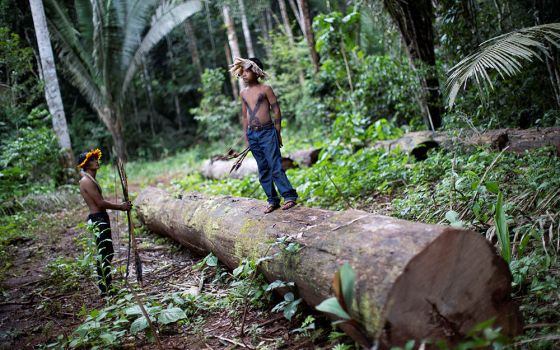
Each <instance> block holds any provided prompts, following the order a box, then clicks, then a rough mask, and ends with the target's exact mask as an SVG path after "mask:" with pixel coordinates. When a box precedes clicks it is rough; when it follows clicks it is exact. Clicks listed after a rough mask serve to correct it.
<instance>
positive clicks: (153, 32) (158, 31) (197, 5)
mask: <svg viewBox="0 0 560 350" xmlns="http://www.w3.org/2000/svg"><path fill="white" fill-rule="evenodd" d="M201 9H202V3H201V2H200V0H188V1H186V2H184V3H180V4H177V5H175V4H172V3H171V2H164V3H163V4H162V5H160V6H159V7H158V8H157V9H156V11H155V15H154V16H153V18H152V25H151V27H150V30H149V31H148V33H146V36H144V38H143V39H142V41H141V42H140V45H139V46H138V49H137V50H136V52H135V54H134V57H133V58H132V60H131V62H130V63H129V64H128V67H127V69H126V75H125V78H124V82H123V85H122V90H121V92H122V94H123V95H124V94H125V93H126V89H127V88H128V84H129V83H130V81H131V80H132V77H133V76H134V73H136V70H137V69H138V67H139V66H140V64H141V63H142V58H143V57H144V56H145V55H146V54H147V53H148V52H149V51H150V50H151V49H152V48H153V47H154V46H155V45H156V44H157V43H158V42H159V41H160V40H161V39H163V38H164V37H165V36H166V35H167V34H169V32H171V31H172V30H173V29H174V28H175V27H176V26H177V25H179V24H181V23H182V22H183V21H184V20H185V19H187V18H188V17H190V16H191V15H192V14H194V13H195V12H197V11H200V10H201ZM123 63H125V62H123Z"/></svg>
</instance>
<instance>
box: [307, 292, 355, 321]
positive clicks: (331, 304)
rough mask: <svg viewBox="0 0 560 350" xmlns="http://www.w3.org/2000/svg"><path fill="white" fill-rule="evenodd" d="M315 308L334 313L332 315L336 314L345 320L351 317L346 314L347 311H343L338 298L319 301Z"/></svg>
mask: <svg viewBox="0 0 560 350" xmlns="http://www.w3.org/2000/svg"><path fill="white" fill-rule="evenodd" d="M315 309H317V310H319V311H322V312H328V313H330V314H334V315H336V316H338V317H340V318H342V319H345V320H350V319H351V317H350V315H348V313H346V311H344V310H343V309H342V307H341V306H340V304H339V303H338V300H336V298H335V297H332V298H328V299H326V300H323V301H322V302H321V304H319V305H317V306H316V307H315Z"/></svg>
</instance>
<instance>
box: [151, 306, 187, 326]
mask: <svg viewBox="0 0 560 350" xmlns="http://www.w3.org/2000/svg"><path fill="white" fill-rule="evenodd" d="M184 318H187V315H186V314H185V311H183V310H182V309H180V308H178V307H174V308H170V309H164V310H162V311H161V312H160V314H159V317H158V322H159V323H161V324H169V323H173V322H177V321H178V320H182V319H184Z"/></svg>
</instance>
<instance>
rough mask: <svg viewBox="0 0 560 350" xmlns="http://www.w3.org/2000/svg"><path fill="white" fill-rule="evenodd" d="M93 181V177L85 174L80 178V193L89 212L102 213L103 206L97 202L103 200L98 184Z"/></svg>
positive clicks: (103, 210)
mask: <svg viewBox="0 0 560 350" xmlns="http://www.w3.org/2000/svg"><path fill="white" fill-rule="evenodd" d="M94 181H95V180H94V179H91V178H90V177H89V176H86V175H84V176H83V177H82V178H81V180H80V194H81V195H82V197H84V201H85V202H86V204H87V206H88V208H89V213H90V214H95V213H103V212H105V211H106V210H105V208H103V207H102V206H101V205H98V203H100V202H103V201H104V199H103V195H102V194H101V189H100V188H99V185H98V184H97V182H96V181H95V182H94Z"/></svg>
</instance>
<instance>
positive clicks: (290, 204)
mask: <svg viewBox="0 0 560 350" xmlns="http://www.w3.org/2000/svg"><path fill="white" fill-rule="evenodd" d="M296 204H297V203H296V201H286V202H284V205H283V206H282V210H288V209H290V208H293V207H295V206H296Z"/></svg>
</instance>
